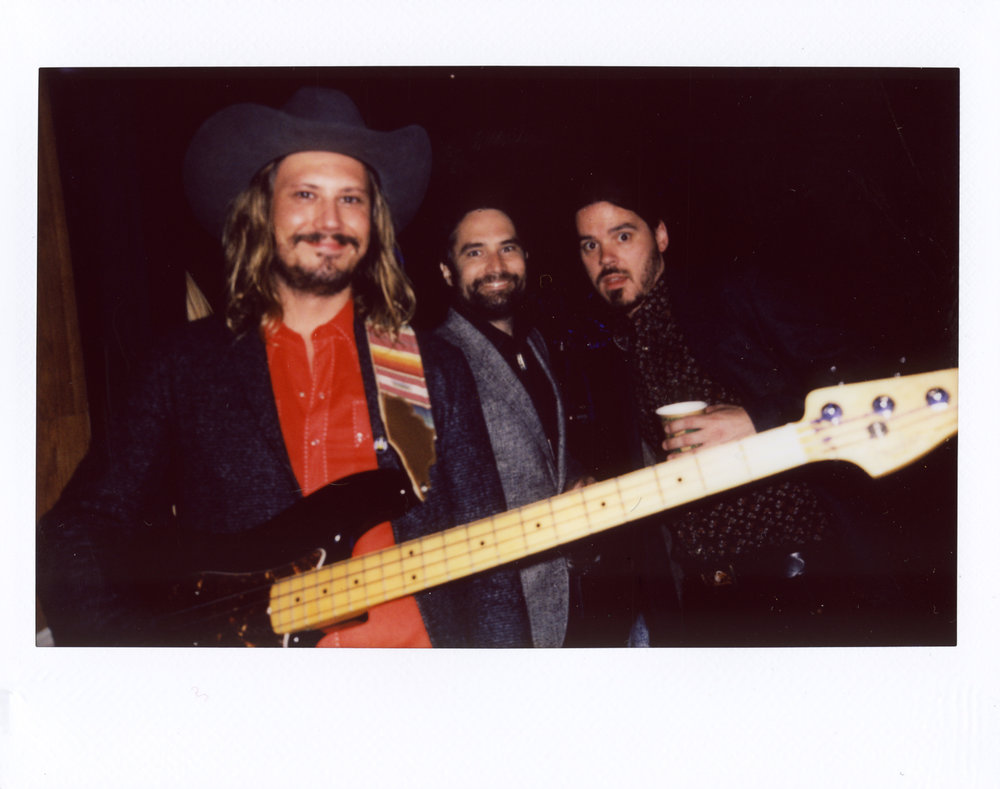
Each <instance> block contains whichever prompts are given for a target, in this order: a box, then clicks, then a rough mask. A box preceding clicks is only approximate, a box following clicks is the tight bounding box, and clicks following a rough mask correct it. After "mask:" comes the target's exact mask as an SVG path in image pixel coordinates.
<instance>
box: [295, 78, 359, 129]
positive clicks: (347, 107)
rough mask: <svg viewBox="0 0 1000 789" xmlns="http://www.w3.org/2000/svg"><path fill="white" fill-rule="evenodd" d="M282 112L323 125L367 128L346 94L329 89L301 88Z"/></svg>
mask: <svg viewBox="0 0 1000 789" xmlns="http://www.w3.org/2000/svg"><path fill="white" fill-rule="evenodd" d="M282 110H283V111H284V112H286V113H287V114H289V115H294V116H295V117H297V118H302V119H303V120H309V121H319V122H322V123H342V124H346V125H348V126H357V127H360V128H366V127H365V122H364V120H363V119H362V118H361V113H360V112H358V108H357V107H356V106H354V102H353V101H351V99H350V97H348V96H347V94H346V93H342V92H340V91H339V90H330V89H329V88H299V89H298V90H297V91H295V93H294V94H292V97H291V98H290V99H289V100H288V101H287V102H286V103H285V106H284V107H282Z"/></svg>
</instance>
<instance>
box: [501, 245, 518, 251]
mask: <svg viewBox="0 0 1000 789" xmlns="http://www.w3.org/2000/svg"><path fill="white" fill-rule="evenodd" d="M500 251H501V252H506V253H512V252H520V251H521V250H520V247H518V246H517V244H508V245H507V246H505V247H503V248H502V249H501V250H500Z"/></svg>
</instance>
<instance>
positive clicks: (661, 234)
mask: <svg viewBox="0 0 1000 789" xmlns="http://www.w3.org/2000/svg"><path fill="white" fill-rule="evenodd" d="M653 237H654V238H656V246H657V248H658V249H659V250H660V252H665V251H666V249H667V245H668V244H669V243H670V237H669V236H668V235H667V226H666V225H665V224H663V220H662V219H661V220H660V223H659V224H658V225H657V226H656V229H655V230H654V231H653Z"/></svg>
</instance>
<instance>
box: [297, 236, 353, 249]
mask: <svg viewBox="0 0 1000 789" xmlns="http://www.w3.org/2000/svg"><path fill="white" fill-rule="evenodd" d="M324 238H332V239H333V240H334V241H336V242H337V243H338V244H341V245H343V246H347V245H350V246H352V247H354V248H355V249H361V241H359V240H358V239H357V238H355V237H354V236H349V235H347V234H346V233H296V234H295V235H293V236H292V244H293V245H295V244H298V243H300V242H302V241H305V242H306V243H307V244H318V243H319V242H320V241H322V240H323V239H324Z"/></svg>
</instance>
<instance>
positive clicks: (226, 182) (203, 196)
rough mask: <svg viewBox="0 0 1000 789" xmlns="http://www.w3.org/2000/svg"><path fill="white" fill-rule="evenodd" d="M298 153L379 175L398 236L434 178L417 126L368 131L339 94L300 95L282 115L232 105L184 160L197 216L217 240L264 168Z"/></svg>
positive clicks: (204, 129) (306, 91) (310, 91)
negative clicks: (356, 164)
mask: <svg viewBox="0 0 1000 789" xmlns="http://www.w3.org/2000/svg"><path fill="white" fill-rule="evenodd" d="M301 151H331V152H333V153H341V154H344V155H345V156H350V157H352V158H354V159H357V160H359V161H361V162H363V163H364V164H366V165H368V167H369V168H370V169H371V170H373V171H374V172H375V174H376V175H377V176H378V180H379V185H380V186H381V187H382V193H383V194H384V195H385V198H386V200H387V202H388V203H389V208H390V209H391V211H392V217H393V222H394V224H395V226H396V229H397V230H401V229H402V228H403V227H404V226H405V225H406V224H407V222H409V221H410V220H411V219H412V218H413V215H414V214H416V212H417V209H418V208H419V207H420V202H421V201H422V200H423V198H424V192H425V191H426V190H427V182H428V180H429V178H430V171H431V143H430V139H429V138H428V137H427V132H426V131H424V129H423V128H422V127H420V126H406V127H404V128H402V129H397V130H396V131H389V132H382V131H375V130H373V129H369V128H368V127H367V126H365V123H364V121H363V120H362V119H361V113H360V112H358V108H357V107H355V106H354V102H353V101H351V100H350V98H348V96H347V95H345V94H344V93H341V92H340V91H339V90H330V89H328V88H314V87H311V88H300V89H299V90H297V91H296V92H295V94H294V95H293V96H292V97H291V99H289V100H288V102H287V103H286V104H285V106H284V107H282V108H281V109H280V110H278V109H274V108H273V107H266V106H264V105H261V104H234V105H233V106H231V107H226V108H225V109H223V110H220V111H219V112H217V113H215V115H213V116H212V117H210V118H209V119H208V120H207V121H205V122H204V123H203V124H202V125H201V128H200V129H198V131H197V133H195V135H194V139H193V140H192V141H191V145H190V146H188V151H187V155H186V156H185V157H184V188H185V191H186V192H187V196H188V200H189V201H190V203H191V208H192V209H193V210H194V213H195V216H196V217H197V218H198V221H200V222H201V223H202V224H203V225H204V226H205V227H206V228H208V229H209V231H210V232H212V233H213V234H214V235H216V236H217V237H218V236H220V235H221V233H222V227H223V224H224V223H225V220H226V214H227V213H228V211H229V205H230V203H231V202H232V200H233V198H235V197H236V196H237V195H238V194H239V193H240V192H242V191H243V190H244V189H246V188H247V187H248V186H249V185H250V180H251V179H252V178H253V176H254V175H255V174H256V173H257V171H258V170H260V169H261V168H262V167H263V166H264V165H266V164H268V163H269V162H271V161H273V160H275V159H278V158H280V157H282V156H287V155H289V154H292V153H298V152H301Z"/></svg>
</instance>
